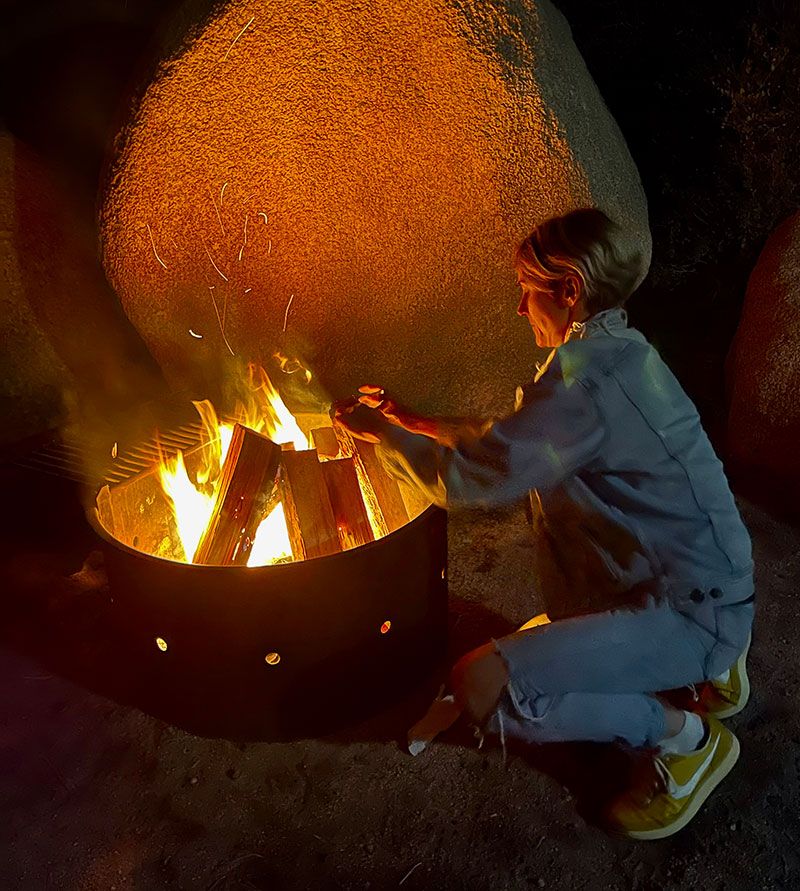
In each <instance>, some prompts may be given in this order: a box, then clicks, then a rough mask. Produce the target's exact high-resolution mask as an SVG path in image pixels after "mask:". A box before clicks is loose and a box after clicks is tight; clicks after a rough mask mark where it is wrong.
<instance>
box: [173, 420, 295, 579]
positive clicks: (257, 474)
mask: <svg viewBox="0 0 800 891" xmlns="http://www.w3.org/2000/svg"><path fill="white" fill-rule="evenodd" d="M280 456H281V450H280V446H277V445H275V443H274V442H272V440H271V439H269V438H268V437H266V436H264V435H262V434H261V433H256V432H255V430H251V429H250V428H249V427H244V426H242V425H241V424H236V426H235V427H234V428H233V437H232V439H231V444H230V448H229V449H228V455H227V457H226V458H225V463H224V464H223V466H222V471H221V474H220V481H219V489H218V491H217V498H216V502H215V504H214V510H213V512H212V514H211V518H210V519H209V521H208V525H207V526H206V528H205V531H204V532H203V535H202V537H201V538H200V543H199V544H198V545H197V550H196V551H195V554H194V557H193V558H192V562H193V563H206V564H211V563H213V564H221V565H223V566H230V565H232V564H238V565H244V564H246V563H247V558H248V556H249V546H250V543H251V542H252V540H253V538H254V537H255V534H256V529H257V528H258V524H259V523H260V522H261V520H262V519H263V517H264V509H265V507H266V503H267V500H268V499H269V496H270V494H271V493H272V489H273V485H274V480H275V473H276V470H277V468H278V460H279V458H280ZM187 556H188V555H187Z"/></svg>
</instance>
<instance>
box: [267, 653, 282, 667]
mask: <svg viewBox="0 0 800 891" xmlns="http://www.w3.org/2000/svg"><path fill="white" fill-rule="evenodd" d="M264 661H265V662H266V663H267V665H277V664H278V663H279V662H280V661H281V654H280V653H267V655H266V656H264Z"/></svg>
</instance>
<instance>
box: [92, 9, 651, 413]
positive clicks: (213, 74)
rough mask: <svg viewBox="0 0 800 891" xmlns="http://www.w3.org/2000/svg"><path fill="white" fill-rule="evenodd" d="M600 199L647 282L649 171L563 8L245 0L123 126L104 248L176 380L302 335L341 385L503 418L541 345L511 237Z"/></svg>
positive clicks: (200, 35) (162, 74) (173, 66)
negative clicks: (642, 174) (634, 155)
mask: <svg viewBox="0 0 800 891" xmlns="http://www.w3.org/2000/svg"><path fill="white" fill-rule="evenodd" d="M199 4H200V5H202V0H199ZM191 5H192V4H191V3H190V4H189V7H188V11H187V10H184V12H183V20H184V21H185V20H187V19H188V20H191V18H192V11H191ZM198 16H199V12H198ZM591 204H593V205H595V206H599V207H600V208H602V209H603V210H605V211H606V212H607V213H608V214H609V215H610V216H611V217H612V218H614V219H615V220H617V221H618V222H619V223H620V224H621V226H622V227H623V229H624V232H625V235H624V237H623V238H622V239H621V243H620V245H619V248H620V250H621V251H622V252H623V253H624V254H626V255H627V256H629V257H630V258H631V262H632V263H635V264H636V265H637V267H638V269H639V272H640V276H641V277H644V275H645V273H646V271H647V268H648V265H649V260H650V248H651V242H650V233H649V230H648V224H647V209H646V202H645V198H644V195H643V192H642V189H641V184H640V181H639V177H638V174H637V171H636V168H635V166H634V164H633V161H632V159H631V157H630V155H629V153H628V150H627V147H626V145H625V142H624V140H623V138H622V136H621V134H620V132H619V130H618V128H617V126H616V124H615V123H614V121H613V119H612V118H611V116H610V114H609V112H608V110H607V108H606V106H605V105H604V103H603V100H602V98H601V97H600V95H599V93H598V91H597V88H596V87H595V85H594V83H593V81H592V79H591V77H590V76H589V73H588V72H587V70H586V67H585V65H584V63H583V61H582V59H581V57H580V54H579V53H578V51H577V49H576V47H575V45H574V44H573V42H572V37H571V34H570V30H569V27H568V26H567V24H566V21H565V20H564V18H563V16H562V15H561V14H560V13H559V12H558V11H557V10H556V9H555V8H554V7H553V6H552V5H551V4H550V3H549V2H548V0H536V2H534V0H526V2H523V3H520V2H516V0H505V2H503V0H495V2H487V0H476V2H473V3H469V4H463V3H460V2H457V0H423V2H418V3H402V2H398V0H374V2H372V3H363V4H353V3H351V2H349V0H328V2H326V3H308V2H306V0H285V2H282V3H279V4H276V3H273V2H270V0H248V2H246V3H245V2H229V3H227V4H223V5H222V7H221V8H219V9H218V10H216V11H215V12H214V13H213V15H211V16H210V17H209V18H207V19H206V20H205V22H204V24H203V25H202V26H200V27H198V28H196V29H194V30H193V31H191V32H190V36H189V37H188V38H186V40H185V42H184V44H183V45H182V46H181V47H180V48H179V49H177V50H176V51H175V52H174V53H172V54H171V55H170V57H169V59H168V60H166V61H164V62H163V63H162V64H161V65H160V67H159V68H158V70H157V72H156V75H155V77H154V79H153V80H152V82H151V83H150V85H149V87H148V88H147V89H146V90H145V91H144V92H143V94H142V97H141V99H140V101H139V104H138V107H137V108H136V110H135V114H134V115H133V117H132V119H131V122H130V124H129V125H128V127H127V128H126V131H125V132H124V133H123V134H122V135H121V138H120V141H119V145H118V154H117V156H116V159H115V162H114V164H113V167H112V172H111V175H110V177H109V182H108V187H107V190H106V193H105V197H104V204H103V211H102V220H101V224H102V235H103V259H104V265H105V269H106V272H107V275H108V277H109V279H110V281H111V282H112V284H113V286H114V287H115V289H116V291H117V293H118V295H119V297H120V299H121V301H122V303H123V305H124V307H125V310H126V312H127V314H128V315H129V317H130V318H131V320H132V321H133V323H134V325H135V326H136V327H137V328H138V330H139V331H140V332H141V333H142V335H143V337H144V338H145V340H146V342H147V344H148V345H149V347H150V349H151V351H152V352H153V354H154V356H155V357H156V359H157V360H158V361H159V363H160V364H161V365H162V367H163V368H164V369H165V371H166V372H167V374H168V375H169V376H171V377H172V379H173V380H180V381H185V380H191V379H192V378H193V375H195V378H194V379H195V380H196V379H197V377H196V371H197V369H199V368H202V367H205V368H206V369H207V368H209V367H213V366H214V364H215V363H217V362H218V361H219V360H220V358H221V357H222V356H224V355H227V354H228V353H236V354H237V355H239V356H241V357H243V358H245V359H255V360H261V361H264V360H268V359H269V358H270V357H271V356H272V355H273V353H274V352H275V351H276V349H277V348H283V349H284V351H286V350H287V349H288V350H289V351H295V352H300V353H302V355H303V357H304V358H305V359H306V360H307V361H308V362H309V363H310V364H311V366H312V367H313V368H315V369H316V371H317V372H318V374H319V379H320V380H321V381H322V382H323V383H324V384H325V385H326V386H327V387H328V389H329V390H330V391H331V392H333V393H334V394H335V395H337V396H341V395H344V394H346V393H347V392H350V391H352V390H353V389H354V388H355V387H356V386H357V385H358V384H361V383H365V382H378V383H381V384H383V385H384V386H386V387H388V388H391V389H392V390H393V391H394V392H395V393H396V394H397V395H398V397H399V398H401V399H403V400H404V401H407V402H409V403H411V404H413V405H415V406H416V407H417V408H419V409H422V410H428V411H444V412H447V411H451V412H478V413H487V412H492V411H505V410H507V409H508V408H509V407H510V401H511V398H512V395H513V385H514V384H515V383H520V382H522V381H524V380H526V379H528V378H529V377H530V376H531V365H532V358H533V341H532V337H531V334H530V331H529V330H528V328H527V326H526V324H524V323H523V322H522V321H521V320H519V319H517V318H516V317H515V309H516V304H517V293H516V291H517V288H516V281H515V276H514V273H513V270H512V269H511V266H510V256H511V251H512V248H513V246H514V244H515V242H517V241H519V240H520V239H521V238H522V237H523V236H524V235H526V234H527V232H528V231H529V230H530V229H531V227H532V226H533V225H534V224H535V223H537V222H538V221H541V220H542V219H544V218H546V217H548V216H550V215H553V214H559V213H563V212H566V211H568V210H570V209H573V208H576V207H579V206H587V205H591ZM198 395H200V394H198Z"/></svg>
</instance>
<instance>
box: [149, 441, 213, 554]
mask: <svg viewBox="0 0 800 891" xmlns="http://www.w3.org/2000/svg"><path fill="white" fill-rule="evenodd" d="M160 471H161V487H162V488H163V489H164V491H165V492H166V493H167V495H168V496H169V498H170V499H171V501H172V506H173V509H174V511H175V521H176V525H177V527H178V537H179V538H180V540H181V545H183V554H184V559H185V560H186V561H187V562H190V561H191V559H192V557H193V556H194V552H195V551H196V550H197V545H198V543H199V541H200V536H201V535H202V534H203V531H204V530H205V528H206V526H207V525H208V521H209V519H210V517H211V511H212V510H213V509H214V497H215V496H214V494H211V495H207V494H205V493H203V492H201V491H200V490H199V489H197V488H196V487H195V485H194V484H193V483H192V481H191V480H190V479H189V475H188V474H187V473H186V465H185V464H184V462H183V454H182V453H181V452H178V454H177V455H175V456H172V457H166V456H165V457H162V459H161V467H160Z"/></svg>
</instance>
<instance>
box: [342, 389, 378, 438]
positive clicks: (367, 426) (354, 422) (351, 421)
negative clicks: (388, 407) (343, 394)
mask: <svg viewBox="0 0 800 891" xmlns="http://www.w3.org/2000/svg"><path fill="white" fill-rule="evenodd" d="M333 408H334V411H333V423H334V424H337V425H338V426H339V427H342V428H343V429H345V430H346V431H347V432H348V433H349V434H350V435H351V436H354V437H355V438H356V439H363V440H365V441H366V442H380V436H378V430H377V426H378V425H376V421H378V422H382V421H383V419H382V418H381V417H380V416H379V415H377V414H376V413H375V412H372V411H369V410H368V409H367V407H366V406H365V405H363V404H362V403H361V402H360V401H359V400H358V399H357V398H355V397H351V398H350V399H342V400H341V401H339V402H335V403H334V406H333Z"/></svg>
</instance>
